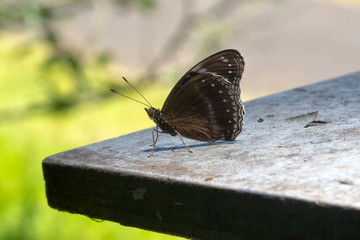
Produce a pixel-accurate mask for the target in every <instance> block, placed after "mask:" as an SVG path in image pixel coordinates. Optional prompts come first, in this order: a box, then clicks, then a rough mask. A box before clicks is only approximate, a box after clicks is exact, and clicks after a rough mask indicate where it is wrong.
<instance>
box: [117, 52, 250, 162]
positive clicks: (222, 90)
mask: <svg viewBox="0 0 360 240" xmlns="http://www.w3.org/2000/svg"><path fill="white" fill-rule="evenodd" d="M244 66H245V62H244V59H243V57H242V56H241V55H240V53H239V52H238V51H237V50H234V49H228V50H223V51H220V52H218V53H215V54H213V55H211V56H210V57H208V58H205V59H204V60H202V61H201V62H199V63H198V64H196V65H195V66H194V67H192V68H191V69H190V70H189V71H188V72H187V73H185V75H184V76H183V77H182V78H181V79H180V80H179V81H178V82H177V83H176V85H175V86H174V88H173V89H172V90H171V92H170V94H169V96H168V97H167V99H166V100H165V103H164V105H163V107H162V109H161V110H159V109H155V108H154V107H152V105H151V104H150V103H149V102H148V101H147V100H146V98H145V97H144V96H143V95H142V94H141V93H140V92H139V91H137V90H136V88H134V87H133V86H132V85H131V84H130V83H129V82H128V81H127V80H126V79H125V78H124V77H123V79H124V80H125V81H126V82H127V83H128V84H129V85H130V86H131V87H133V88H134V89H135V90H136V91H137V92H138V93H139V94H140V96H141V97H142V98H143V99H144V100H145V101H146V102H147V104H146V103H143V102H141V101H138V100H136V99H133V98H130V97H127V96H125V95H123V94H121V93H118V92H117V91H115V90H113V89H111V91H113V92H115V93H117V94H119V95H121V96H123V97H126V98H129V99H132V100H134V101H137V102H139V103H141V104H143V105H146V106H147V107H148V108H145V111H146V112H147V114H148V115H149V117H150V119H152V120H153V121H154V122H155V123H156V127H155V128H154V129H153V131H152V137H153V147H152V151H151V153H150V154H149V157H150V156H151V155H152V154H153V153H154V149H155V145H156V142H157V139H158V136H159V132H160V133H168V134H170V135H171V136H179V137H180V139H181V141H182V142H183V144H184V146H185V147H186V149H187V150H188V151H189V152H191V150H190V149H189V148H188V146H187V145H186V143H185V141H184V139H183V138H182V136H184V137H187V138H190V139H195V140H198V141H202V142H216V141H221V140H225V141H233V140H235V139H236V137H237V136H238V135H239V133H241V131H242V127H243V119H244V115H245V109H244V106H243V105H242V102H241V96H240V94H241V89H240V80H241V77H242V73H243V71H244ZM159 128H160V129H161V131H159ZM155 135H156V136H155Z"/></svg>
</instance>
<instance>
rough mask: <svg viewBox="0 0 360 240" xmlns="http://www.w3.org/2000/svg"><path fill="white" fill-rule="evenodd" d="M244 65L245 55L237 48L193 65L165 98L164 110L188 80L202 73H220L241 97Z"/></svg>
mask: <svg viewBox="0 0 360 240" xmlns="http://www.w3.org/2000/svg"><path fill="white" fill-rule="evenodd" d="M244 65H245V63H244V60H243V57H242V56H241V55H240V53H239V52H238V51H237V50H235V49H228V50H224V51H221V52H218V53H215V54H213V55H211V56H210V57H208V58H205V59H204V60H202V61H201V62H199V63H198V64H196V65H195V66H194V67H192V68H191V69H190V70H189V71H188V72H187V73H185V74H184V76H183V77H182V78H181V79H180V80H179V81H178V82H177V84H176V85H175V86H174V88H173V89H172V91H171V92H170V94H169V96H168V97H167V99H166V100H165V103H164V106H163V110H165V109H166V107H167V103H168V102H169V101H171V100H172V96H173V95H174V94H175V93H176V92H177V91H179V89H181V88H182V86H183V85H184V84H185V83H186V82H188V81H189V80H190V79H192V78H194V77H195V76H197V75H199V74H202V73H210V74H213V75H218V76H221V77H223V78H224V80H226V81H229V82H230V83H231V84H232V88H233V90H234V92H235V94H237V95H238V96H239V99H240V80H241V77H242V73H243V71H244ZM240 101H241V99H240Z"/></svg>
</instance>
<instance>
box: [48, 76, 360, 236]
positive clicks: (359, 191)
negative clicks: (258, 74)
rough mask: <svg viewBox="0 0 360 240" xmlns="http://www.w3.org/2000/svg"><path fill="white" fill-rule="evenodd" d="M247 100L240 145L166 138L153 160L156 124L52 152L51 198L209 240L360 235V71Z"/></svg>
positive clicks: (75, 208) (72, 208) (56, 203)
mask: <svg viewBox="0 0 360 240" xmlns="http://www.w3.org/2000/svg"><path fill="white" fill-rule="evenodd" d="M245 107H246V112H247V114H246V117H245V128H244V131H243V133H241V134H240V135H239V137H238V138H237V140H236V141H233V142H216V143H212V144H211V143H202V142H197V141H193V140H189V139H185V141H186V143H187V144H188V146H189V147H190V148H191V149H192V150H193V152H194V153H192V154H190V153H189V152H188V151H187V150H186V149H185V147H184V146H183V145H182V143H181V140H180V139H179V138H178V137H171V136H170V135H167V134H162V135H160V137H159V140H158V143H157V148H156V149H155V153H154V156H152V157H150V158H148V157H147V156H148V154H149V152H150V151H151V148H152V146H151V145H152V137H151V129H147V130H144V131H140V132H136V133H132V134H129V135H125V136H121V137H119V138H114V139H109V140H107V141H103V142H100V143H95V144H92V145H88V146H84V147H81V148H77V149H74V150H70V151H67V152H63V153H59V154H56V155H53V156H50V157H48V158H46V159H45V160H44V161H43V168H44V176H45V181H46V191H47V197H48V202H49V205H50V206H52V207H54V208H56V209H59V210H65V211H69V212H74V213H81V214H85V215H88V216H90V217H95V218H100V219H106V220H111V221H116V222H120V223H121V224H124V225H131V226H136V227H141V228H145V229H150V230H154V231H160V232H167V233H171V234H176V235H181V236H186V237H197V238H203V239H242V238H245V239H264V237H266V239H295V238H296V237H298V239H303V238H305V237H307V238H306V239H345V238H346V239H356V237H358V236H359V235H360V161H359V160H360V72H357V73H354V74H350V75H346V76H343V77H340V78H337V79H333V80H329V81H324V82H321V83H318V84H313V85H309V86H305V87H302V88H297V89H294V90H291V91H287V92H283V93H279V94H275V95H271V96H268V97H264V98H260V99H257V100H254V101H250V102H246V103H245ZM261 119H262V120H261ZM313 120H316V121H320V123H316V122H315V123H316V124H312V125H310V126H308V127H307V128H304V127H305V126H306V125H307V124H308V123H309V122H311V121H313ZM174 147H176V149H175V150H174V149H173V148H174Z"/></svg>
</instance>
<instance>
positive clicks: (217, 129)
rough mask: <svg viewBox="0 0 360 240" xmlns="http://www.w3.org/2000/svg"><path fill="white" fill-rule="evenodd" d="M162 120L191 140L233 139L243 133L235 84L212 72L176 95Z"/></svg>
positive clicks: (240, 110)
mask: <svg viewBox="0 0 360 240" xmlns="http://www.w3.org/2000/svg"><path fill="white" fill-rule="evenodd" d="M162 116H163V118H164V119H165V120H166V121H167V122H168V123H169V124H171V125H173V126H176V129H177V131H178V132H179V133H180V134H181V135H183V136H185V137H187V138H191V139H196V140H200V141H206V142H214V141H217V140H234V139H235V138H236V137H237V135H238V134H239V133H240V132H241V130H242V120H243V106H242V104H241V101H239V93H238V92H235V91H234V86H233V83H231V82H230V81H229V80H226V79H225V78H224V77H222V76H220V75H217V74H213V73H205V72H204V73H199V74H197V75H195V76H194V77H192V78H191V79H190V80H188V81H186V82H185V83H184V84H183V85H182V87H181V88H180V89H178V91H176V92H175V93H174V95H173V96H172V97H171V99H170V101H167V104H166V106H164V108H163V110H162Z"/></svg>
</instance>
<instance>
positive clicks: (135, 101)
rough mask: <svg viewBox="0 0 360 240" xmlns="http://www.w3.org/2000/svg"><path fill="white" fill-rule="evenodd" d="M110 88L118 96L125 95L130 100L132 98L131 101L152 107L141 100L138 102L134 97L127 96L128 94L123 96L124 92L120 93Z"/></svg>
mask: <svg viewBox="0 0 360 240" xmlns="http://www.w3.org/2000/svg"><path fill="white" fill-rule="evenodd" d="M110 90H111V91H112V92H114V93H116V94H119V95H120V96H123V97H126V98H128V99H131V100H133V101H135V102H138V103H141V104H143V105H145V106H147V107H152V106H151V105H150V106H149V105H148V104H146V103H143V102H140V101H139V100H136V99H134V98H131V97H128V96H125V95H124V94H121V93H119V92H118V91H116V90H114V89H110Z"/></svg>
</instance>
